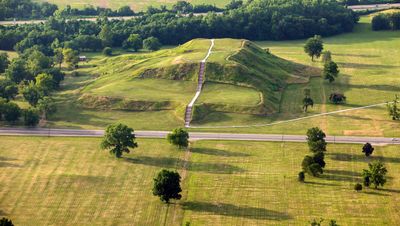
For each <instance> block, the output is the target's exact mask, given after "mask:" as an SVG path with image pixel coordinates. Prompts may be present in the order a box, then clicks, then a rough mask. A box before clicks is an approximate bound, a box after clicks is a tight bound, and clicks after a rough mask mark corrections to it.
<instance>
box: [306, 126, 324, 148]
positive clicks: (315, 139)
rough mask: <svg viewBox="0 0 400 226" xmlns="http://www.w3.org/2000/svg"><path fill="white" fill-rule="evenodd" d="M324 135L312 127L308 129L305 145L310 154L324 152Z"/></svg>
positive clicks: (318, 129)
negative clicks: (306, 144)
mask: <svg viewBox="0 0 400 226" xmlns="http://www.w3.org/2000/svg"><path fill="white" fill-rule="evenodd" d="M325 137H326V135H325V133H324V132H323V131H322V130H321V129H320V128H318V127H314V128H311V129H308V131H307V143H308V147H309V148H310V151H312V152H320V151H326V145H327V143H326V141H325Z"/></svg>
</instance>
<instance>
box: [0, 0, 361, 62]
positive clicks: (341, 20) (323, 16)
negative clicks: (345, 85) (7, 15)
mask: <svg viewBox="0 0 400 226" xmlns="http://www.w3.org/2000/svg"><path fill="white" fill-rule="evenodd" d="M239 3H240V4H235V5H234V6H233V7H232V8H231V9H229V10H226V11H225V12H224V13H223V14H217V13H214V12H209V13H208V14H206V15H196V16H194V15H191V14H189V15H181V14H179V13H176V12H170V11H167V12H163V11H161V12H160V9H159V10H155V11H154V10H153V9H152V10H150V11H148V12H146V13H145V14H143V15H142V16H139V17H136V18H133V19H130V20H107V19H106V18H105V17H103V18H102V19H98V20H97V21H96V22H90V21H79V20H71V19H69V20H67V19H66V18H65V17H62V16H61V15H58V16H54V17H50V18H49V19H48V20H47V21H46V22H45V23H42V24H30V25H15V26H3V27H0V49H3V50H17V51H18V52H20V53H23V52H24V51H25V50H26V49H29V48H31V47H33V46H37V48H38V49H40V50H41V51H42V52H43V53H45V54H46V55H52V52H53V50H52V46H58V47H60V46H61V47H68V48H71V49H75V50H99V49H102V48H103V47H105V46H110V47H111V46H114V47H119V46H122V44H123V43H124V41H125V40H126V39H127V38H128V37H129V36H130V35H131V34H138V35H139V36H140V38H142V39H146V38H148V37H156V38H158V39H159V41H160V42H161V43H162V44H164V45H177V44H182V43H184V42H186V41H188V40H191V39H193V38H222V37H230V38H245V39H251V40H287V39H301V38H307V37H311V36H313V35H315V34H318V35H322V36H330V35H335V34H339V33H342V32H350V31H352V29H353V27H354V24H355V23H356V22H357V20H358V16H357V15H356V14H354V13H353V12H352V11H351V10H349V9H346V8H345V7H343V6H342V5H340V4H339V3H336V2H332V1H329V0H323V1H319V0H313V1H310V0H302V1H299V0H254V1H250V2H248V3H242V2H239Z"/></svg>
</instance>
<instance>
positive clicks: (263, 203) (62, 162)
mask: <svg viewBox="0 0 400 226" xmlns="http://www.w3.org/2000/svg"><path fill="white" fill-rule="evenodd" d="M99 142H100V139H95V138H54V137H52V138H43V137H40V138H35V137H0V147H1V148H0V168H1V171H0V178H1V187H0V216H6V217H8V218H11V219H12V220H13V222H14V223H15V224H16V225H76V224H82V225H185V223H186V222H190V225H307V224H308V223H309V222H310V221H311V220H312V219H314V218H315V219H319V218H324V219H326V221H327V220H329V219H335V220H337V222H338V223H339V225H371V226H372V225H374V226H375V225H395V224H396V222H398V221H399V220H400V215H399V214H398V209H399V208H400V206H399V203H400V202H399V201H400V200H399V197H400V196H399V193H400V190H399V186H400V182H399V181H400V180H399V178H398V177H399V176H398V175H399V173H400V154H399V152H398V147H397V146H376V147H375V151H374V154H373V156H372V157H370V158H366V157H365V156H364V155H363V153H362V152H361V145H344V144H335V145H334V144H330V145H328V151H327V154H326V162H327V165H326V167H325V173H324V174H323V175H322V176H321V177H320V178H311V177H309V176H306V182H305V183H300V182H298V181H297V173H298V172H299V171H300V168H301V167H300V165H301V161H302V158H303V157H304V155H306V154H308V150H307V146H306V144H302V143H279V142H276V143H268V142H239V141H237V142H236V141H196V142H194V143H192V144H191V147H190V152H189V153H185V151H184V150H178V149H176V148H175V147H172V146H170V145H169V144H168V143H167V141H165V140H153V139H139V140H138V144H139V148H137V149H134V150H133V151H132V152H131V153H130V154H125V155H124V156H123V158H121V159H115V158H114V157H112V156H111V155H109V154H108V153H107V151H102V150H100V148H99ZM11 150H12V151H11ZM374 160H381V161H383V162H384V163H385V165H386V166H387V168H388V172H389V173H388V182H387V184H386V185H385V186H384V187H383V188H382V189H378V190H375V189H364V190H363V191H361V192H358V193H357V192H356V191H354V190H353V186H354V184H355V183H357V182H361V172H362V169H364V168H366V167H367V163H368V162H370V161H374ZM163 168H166V169H174V170H177V171H178V172H179V173H180V174H181V175H182V177H183V180H182V183H181V186H182V189H183V192H182V195H183V197H182V200H180V201H173V203H172V204H170V205H166V204H163V203H161V201H160V200H159V199H158V198H157V197H154V196H152V193H151V187H152V183H153V181H152V179H153V177H154V176H155V174H156V173H157V172H158V171H159V170H161V169H163Z"/></svg>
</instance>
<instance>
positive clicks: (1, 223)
mask: <svg viewBox="0 0 400 226" xmlns="http://www.w3.org/2000/svg"><path fill="white" fill-rule="evenodd" d="M0 226H14V224H13V222H12V221H11V220H9V219H7V218H5V217H3V218H1V220H0Z"/></svg>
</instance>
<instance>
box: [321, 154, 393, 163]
mask: <svg viewBox="0 0 400 226" xmlns="http://www.w3.org/2000/svg"><path fill="white" fill-rule="evenodd" d="M326 155H329V156H331V159H332V160H336V161H347V162H371V161H377V160H379V161H382V162H391V163H400V158H394V157H382V156H373V155H372V156H369V157H366V156H365V155H352V154H346V153H326Z"/></svg>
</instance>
